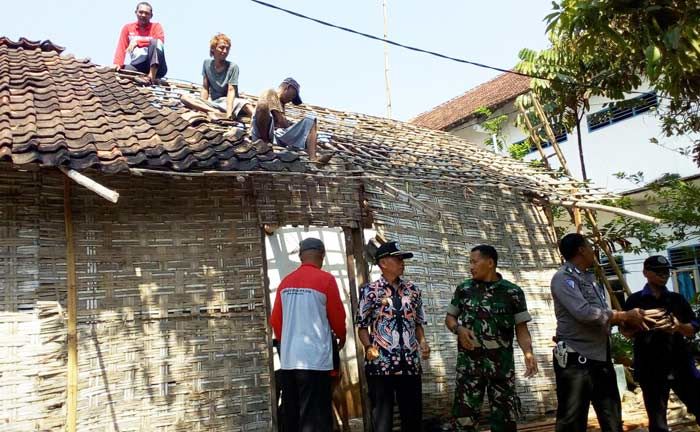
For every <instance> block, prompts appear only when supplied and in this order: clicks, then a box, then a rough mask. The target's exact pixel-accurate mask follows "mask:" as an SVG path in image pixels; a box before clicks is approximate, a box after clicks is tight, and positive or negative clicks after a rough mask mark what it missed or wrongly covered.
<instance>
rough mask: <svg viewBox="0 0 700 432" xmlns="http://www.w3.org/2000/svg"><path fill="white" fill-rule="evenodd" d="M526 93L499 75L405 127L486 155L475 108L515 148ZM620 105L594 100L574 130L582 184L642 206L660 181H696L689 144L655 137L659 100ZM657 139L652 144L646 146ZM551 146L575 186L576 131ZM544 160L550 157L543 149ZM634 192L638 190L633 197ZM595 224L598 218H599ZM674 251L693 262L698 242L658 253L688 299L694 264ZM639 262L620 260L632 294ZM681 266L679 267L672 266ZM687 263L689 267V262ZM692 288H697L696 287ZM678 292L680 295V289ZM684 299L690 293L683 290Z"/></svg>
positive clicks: (697, 263) (698, 265) (628, 257)
mask: <svg viewBox="0 0 700 432" xmlns="http://www.w3.org/2000/svg"><path fill="white" fill-rule="evenodd" d="M529 91H530V79H529V78H527V77H522V76H519V75H514V74H501V75H499V76H497V77H496V78H494V79H492V80H491V81H488V82H486V83H483V84H481V85H479V86H477V87H475V88H473V89H471V90H468V91H467V92H465V93H464V94H462V95H460V96H458V97H455V98H453V99H451V100H449V101H447V102H445V103H443V104H441V105H438V106H437V107H435V108H433V109H431V110H429V111H427V112H425V113H422V114H420V115H418V116H417V117H415V118H414V119H412V120H411V122H412V123H415V124H418V125H420V126H424V127H429V128H432V129H438V130H443V131H446V132H450V133H452V134H455V135H457V136H460V137H463V138H466V139H467V140H469V141H471V142H473V143H477V144H482V145H484V146H485V147H487V148H492V147H491V146H490V145H487V144H486V142H488V141H489V139H490V138H491V137H490V136H489V133H488V132H487V131H485V130H484V129H483V128H481V127H480V124H481V123H483V122H484V118H483V116H480V115H479V112H478V110H479V108H481V107H485V108H488V109H489V110H490V111H491V112H492V115H491V117H490V118H494V117H497V116H500V115H506V116H507V121H506V122H505V123H504V126H503V136H504V139H505V143H506V144H507V145H510V144H514V143H519V142H522V141H523V140H524V139H525V138H526V137H527V133H526V132H525V131H523V130H522V129H520V128H518V127H516V126H515V119H516V116H517V114H518V110H517V108H516V107H515V105H514V102H515V100H516V98H517V97H518V96H520V95H522V94H526V93H528V92H529ZM625 100H627V101H630V100H632V101H631V102H628V103H627V104H625V106H624V107H619V108H616V107H614V106H610V102H612V101H611V100H609V99H606V98H603V97H598V96H594V97H592V98H591V100H590V111H589V112H588V113H586V115H585V116H584V118H583V120H582V122H581V136H582V143H583V145H582V146H583V154H584V161H585V165H586V172H587V176H588V178H589V179H591V180H592V181H593V183H594V184H595V185H597V186H602V187H605V188H607V189H608V190H611V191H614V192H618V193H621V194H624V195H627V196H630V197H631V198H632V199H633V200H634V201H635V202H639V203H640V205H643V203H644V201H645V199H644V196H645V195H646V192H645V191H646V189H645V188H644V186H645V185H646V184H648V183H649V182H651V181H654V180H656V179H658V178H660V177H661V176H663V175H664V174H666V173H671V174H678V175H680V176H681V177H689V178H695V177H694V176H696V175H698V174H699V173H700V169H699V168H698V166H697V165H696V164H695V163H694V162H693V160H692V157H691V156H690V155H689V154H683V153H684V151H685V150H686V149H688V148H690V146H691V145H692V142H693V137H691V136H675V137H665V136H664V134H663V132H662V130H661V122H660V120H659V118H658V116H657V110H658V108H659V106H661V108H663V100H662V99H660V98H658V97H657V96H656V95H655V94H654V93H653V92H652V91H651V90H649V89H648V87H642V88H640V89H638V90H637V91H635V92H634V93H632V94H629V95H628V96H627V97H626V98H625ZM651 138H656V139H657V140H658V143H654V142H652V141H651ZM557 141H558V142H559V146H560V148H561V150H562V152H563V153H564V156H565V158H566V160H567V163H568V166H569V169H570V170H571V171H572V174H573V175H574V176H575V177H577V178H582V175H581V165H580V160H579V150H578V141H577V131H576V130H573V131H572V132H571V133H569V134H567V133H565V132H563V133H561V134H559V135H557ZM544 151H545V154H547V155H548V156H549V155H552V156H553V153H554V151H553V149H552V147H551V146H548V147H546V148H545V149H544ZM539 158H540V156H539V154H538V152H537V151H536V150H535V149H534V148H533V149H532V151H531V152H530V154H528V155H527V156H526V159H531V160H532V159H539ZM548 159H549V161H550V164H551V165H552V167H554V168H556V167H557V166H558V161H557V159H556V158H555V157H549V158H548ZM619 172H624V173H627V174H636V173H638V172H642V173H643V174H644V175H643V181H642V183H641V184H632V183H631V182H630V181H628V180H623V179H620V178H618V177H617V176H616V175H615V174H616V173H619ZM640 187H641V189H640ZM601 216H602V215H601ZM680 247H687V249H683V250H684V251H685V252H683V254H684V255H686V256H687V255H688V253H690V252H688V251H696V250H697V252H692V253H693V254H695V255H700V240H698V239H687V241H686V242H684V243H682V244H677V245H668V246H667V249H666V250H662V251H659V253H661V254H665V255H667V256H669V258H670V259H671V260H672V261H674V258H675V261H676V262H681V261H682V264H683V268H684V270H683V271H681V272H679V275H680V279H679V276H674V287H675V288H676V289H677V290H678V289H679V287H682V286H688V287H691V285H692V289H693V290H694V292H698V291H700V282H696V281H700V274H698V269H700V259H698V258H694V257H695V255H692V257H693V259H692V260H689V258H687V257H686V258H683V259H682V260H681V258H679V257H680V255H679V254H680V249H678V248H680ZM646 256H647V255H646V254H643V255H633V254H623V255H622V258H621V259H622V261H623V262H624V267H625V271H626V272H627V273H626V278H627V281H628V283H629V285H630V288H631V289H632V290H633V291H636V290H639V289H641V288H642V287H643V284H644V277H643V275H642V262H643V260H644V258H645V257H646ZM679 260H681V261H679ZM691 261H692V262H691ZM696 283H697V284H698V286H697V287H696ZM684 289H685V288H684ZM686 292H688V293H689V292H690V288H688V289H686Z"/></svg>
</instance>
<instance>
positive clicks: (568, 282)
mask: <svg viewBox="0 0 700 432" xmlns="http://www.w3.org/2000/svg"><path fill="white" fill-rule="evenodd" d="M566 284H567V285H568V286H569V288H571V289H574V288H576V281H574V280H573V279H567V280H566Z"/></svg>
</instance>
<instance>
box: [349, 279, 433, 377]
mask: <svg viewBox="0 0 700 432" xmlns="http://www.w3.org/2000/svg"><path fill="white" fill-rule="evenodd" d="M356 321H357V325H358V326H359V327H361V328H368V329H369V332H370V341H371V343H372V345H374V346H375V347H377V349H378V350H379V357H378V358H376V359H375V360H373V361H367V360H365V372H366V373H367V375H420V373H421V371H422V370H421V364H420V347H419V344H418V339H417V338H416V326H418V325H424V324H425V323H426V321H425V312H424V310H423V300H422V298H421V292H420V290H419V289H418V288H417V287H416V286H415V285H413V283H412V282H410V281H407V280H403V279H399V284H398V288H394V287H393V286H391V284H390V283H389V282H388V281H387V280H386V279H384V278H383V277H380V278H379V279H378V280H376V281H374V282H372V283H370V284H367V285H365V286H363V287H362V289H361V292H360V306H359V310H358V316H357V317H356Z"/></svg>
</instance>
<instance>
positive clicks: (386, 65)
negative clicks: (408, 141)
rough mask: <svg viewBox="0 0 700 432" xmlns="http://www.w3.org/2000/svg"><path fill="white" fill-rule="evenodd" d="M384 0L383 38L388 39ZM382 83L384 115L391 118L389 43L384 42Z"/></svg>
mask: <svg viewBox="0 0 700 432" xmlns="http://www.w3.org/2000/svg"><path fill="white" fill-rule="evenodd" d="M386 2H387V0H382V10H383V12H384V39H388V38H389V35H388V30H387V29H388V25H387V13H386ZM384 84H385V86H386V116H387V118H391V88H390V86H389V44H387V43H386V42H384Z"/></svg>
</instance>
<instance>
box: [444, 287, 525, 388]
mask: <svg viewBox="0 0 700 432" xmlns="http://www.w3.org/2000/svg"><path fill="white" fill-rule="evenodd" d="M498 276H499V280H498V281H496V282H481V281H475V280H473V279H467V280H465V281H464V282H462V283H461V284H460V285H459V286H457V289H456V290H455V293H454V296H453V297H452V301H451V302H450V305H449V307H448V308H447V313H448V314H450V315H452V316H454V317H456V318H457V320H458V321H459V324H460V325H461V326H463V327H467V328H469V329H471V330H472V331H473V332H474V335H475V337H476V340H477V347H476V349H474V350H471V351H469V350H465V349H464V348H462V347H461V346H459V344H458V349H459V353H458V355H457V372H460V373H467V374H470V375H484V376H494V377H496V376H497V377H507V376H508V375H512V374H513V373H514V369H515V361H514V359H513V336H514V335H515V325H516V324H520V323H523V322H527V321H530V320H531V319H532V317H531V316H530V313H529V312H528V311H527V304H526V302H525V294H524V293H523V290H522V289H520V287H519V286H517V285H515V284H513V283H511V282H508V281H507V280H505V279H503V278H502V277H501V275H500V274H499V275H498Z"/></svg>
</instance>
